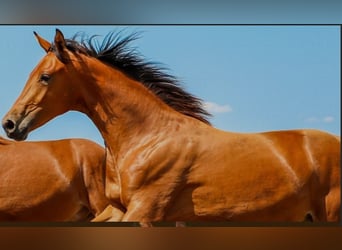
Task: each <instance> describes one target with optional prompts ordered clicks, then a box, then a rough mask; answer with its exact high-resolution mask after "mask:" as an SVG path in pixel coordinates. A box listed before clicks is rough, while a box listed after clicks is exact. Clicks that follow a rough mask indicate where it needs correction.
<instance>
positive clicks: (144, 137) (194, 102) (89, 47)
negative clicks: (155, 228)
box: [2, 29, 341, 223]
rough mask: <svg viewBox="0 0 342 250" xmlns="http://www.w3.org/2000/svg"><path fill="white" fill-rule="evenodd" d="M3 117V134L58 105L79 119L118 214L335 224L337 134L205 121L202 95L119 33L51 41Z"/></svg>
mask: <svg viewBox="0 0 342 250" xmlns="http://www.w3.org/2000/svg"><path fill="white" fill-rule="evenodd" d="M34 34H35V36H36V38H37V40H38V43H39V45H40V46H41V47H42V48H43V49H44V50H45V52H46V55H45V56H44V57H43V58H42V59H41V61H40V62H39V63H38V64H37V66H36V67H35V68H34V69H33V71H32V72H31V74H30V76H29V79H28V80H27V82H26V85H25V87H24V88H23V90H22V92H21V94H20V95H19V97H18V98H17V100H16V101H15V103H14V104H13V106H12V108H11V109H10V110H9V111H8V113H7V114H6V115H5V116H4V118H3V121H2V125H3V128H4V129H5V131H6V133H7V135H8V136H9V137H11V138H13V139H16V140H25V139H26V137H27V135H28V133H29V132H30V131H32V130H34V129H37V128H38V127H40V126H42V125H44V124H45V123H47V122H48V121H49V120H51V119H52V118H54V117H56V116H58V115H62V114H63V113H65V112H67V111H69V110H75V111H79V112H82V113H84V114H86V115H87V116H88V117H89V118H90V119H91V120H92V121H93V123H94V124H95V125H96V127H97V128H98V130H99V131H100V133H101V135H102V137H103V138H104V140H105V143H106V146H107V147H108V154H109V155H110V157H111V158H112V164H106V176H105V179H106V185H105V186H106V195H107V197H108V199H110V200H111V201H119V202H120V204H121V205H122V206H123V207H124V208H125V213H124V215H123V216H122V218H121V219H120V220H121V221H140V222H146V223H148V222H155V221H157V222H158V221H194V222H196V221H199V222H202V221H204V222H205V221H213V222H215V221H216V222H217V221H233V222H234V221H236V222H244V221H247V222H297V221H303V220H306V219H308V218H309V219H310V220H312V221H314V222H316V221H326V222H338V221H339V220H340V203H341V201H340V140H339V138H338V137H336V136H335V135H332V134H330V133H327V132H324V131H320V130H312V129H296V130H281V131H268V132H260V133H237V132H231V131H223V130H220V129H217V128H215V127H213V126H212V125H211V124H210V123H209V121H208V114H207V113H206V111H205V109H204V108H203V103H202V102H201V100H200V99H199V98H197V97H195V96H193V95H192V94H190V93H188V92H187V91H186V90H184V88H183V87H182V86H181V85H180V84H179V82H178V80H177V79H176V78H175V77H172V76H171V75H169V74H167V73H166V72H165V71H164V70H163V69H162V68H161V67H158V65H156V64H153V63H151V62H147V61H146V60H145V59H144V58H143V57H142V56H140V55H139V54H138V53H137V52H136V51H133V50H129V48H128V45H129V43H130V42H131V41H133V40H135V39H136V38H137V36H136V33H133V34H132V35H128V36H126V37H124V38H122V37H119V36H117V35H115V34H114V33H110V34H109V35H108V36H109V37H106V38H105V39H104V41H103V43H102V44H99V43H95V42H94V41H97V40H94V39H95V38H94V37H93V38H90V39H82V40H81V41H77V40H76V39H75V38H74V39H73V38H72V39H65V38H64V35H63V33H62V32H61V31H60V30H58V29H56V34H55V37H54V41H53V42H52V43H50V42H48V41H47V40H45V39H44V38H42V37H40V36H39V35H38V34H37V33H34Z"/></svg>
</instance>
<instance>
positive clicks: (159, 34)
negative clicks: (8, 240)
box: [0, 25, 341, 144]
mask: <svg viewBox="0 0 342 250" xmlns="http://www.w3.org/2000/svg"><path fill="white" fill-rule="evenodd" d="M56 27H57V28H59V29H61V30H62V32H63V33H64V35H65V37H71V36H73V35H74V34H75V33H76V32H78V31H84V32H85V33H86V34H88V35H93V34H98V35H106V34H107V33H108V32H109V31H113V30H122V29H125V31H124V32H125V33H126V34H130V32H133V31H142V32H143V33H142V34H141V38H140V39H139V40H136V41H134V42H133V43H132V47H135V48H136V49H138V51H139V52H140V53H141V54H142V55H143V56H144V57H145V58H146V59H147V60H149V61H154V62H160V63H162V64H163V65H164V66H166V67H167V68H168V69H169V71H168V73H170V74H173V75H175V76H177V77H178V78H179V79H180V80H181V82H182V84H183V86H184V87H185V88H186V89H187V90H188V91H189V92H191V93H193V94H195V95H196V96H198V97H200V98H201V99H203V100H204V101H205V103H206V106H207V108H208V109H209V111H210V112H211V113H212V114H213V118H212V119H211V121H212V123H213V125H214V126H215V127H218V128H220V129H223V130H229V131H236V132H261V131H269V130H283V129H297V128H315V129H320V130H325V131H328V132H331V133H334V134H340V106H341V105H340V99H341V96H340V30H339V27H338V26H129V27H124V26H108V25H107V26H70V25H69V26H63V25H59V26H0V34H1V39H0V54H1V59H0V73H1V83H0V86H1V91H0V117H1V118H2V117H3V116H4V115H5V113H6V112H7V111H8V109H9V108H10V107H11V105H12V104H13V102H14V101H15V99H16V98H17V96H18V95H19V93H20V92H21V90H22V88H23V86H24V84H25V82H26V80H27V78H28V75H29V73H30V72H31V71H32V69H33V68H34V67H35V65H36V64H37V63H38V61H39V60H40V58H41V57H43V56H44V53H45V52H44V51H43V50H42V49H41V48H40V47H39V45H38V44H37V42H36V40H35V38H34V36H33V31H36V32H38V33H39V34H40V35H41V36H43V37H44V38H46V39H47V40H50V41H52V40H53V37H54V33H55V28H56ZM0 135H2V136H5V133H4V131H3V130H1V132H0ZM69 137H83V138H88V139H91V140H94V141H97V142H98V143H101V144H102V143H103V140H102V138H101V136H100V134H99V133H98V131H97V130H96V128H95V127H94V125H93V124H92V122H91V121H90V120H89V119H88V118H87V117H86V116H84V115H83V114H80V113H76V112H69V113H67V114H64V115H63V116H60V117H58V118H56V119H54V120H53V121H50V122H49V123H48V124H46V125H44V126H43V127H41V128H39V129H37V130H35V131H34V132H31V134H30V135H29V137H28V140H48V139H60V138H69Z"/></svg>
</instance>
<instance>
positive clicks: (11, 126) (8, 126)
mask: <svg viewBox="0 0 342 250" xmlns="http://www.w3.org/2000/svg"><path fill="white" fill-rule="evenodd" d="M2 127H3V128H4V130H5V131H6V132H7V134H8V133H12V132H13V131H14V130H15V123H14V122H13V121H12V120H10V119H6V120H4V121H3V123H2Z"/></svg>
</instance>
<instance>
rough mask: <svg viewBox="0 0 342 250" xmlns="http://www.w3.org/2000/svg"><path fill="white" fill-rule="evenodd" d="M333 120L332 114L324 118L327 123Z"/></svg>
mask: <svg viewBox="0 0 342 250" xmlns="http://www.w3.org/2000/svg"><path fill="white" fill-rule="evenodd" d="M333 121H334V117H332V116H326V117H324V118H323V122H325V123H331V122H333Z"/></svg>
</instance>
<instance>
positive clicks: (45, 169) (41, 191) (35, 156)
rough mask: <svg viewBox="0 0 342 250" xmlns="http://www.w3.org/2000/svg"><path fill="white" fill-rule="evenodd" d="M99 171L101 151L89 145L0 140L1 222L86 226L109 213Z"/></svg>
mask: <svg viewBox="0 0 342 250" xmlns="http://www.w3.org/2000/svg"><path fill="white" fill-rule="evenodd" d="M104 171H105V151H104V148H103V147H101V146H100V145H98V144H96V143H94V142H91V141H89V140H85V139H64V140H57V141H39V142H16V141H10V140H7V139H4V138H2V137H0V221H1V222H9V221H17V222H23V221H25V222H27V221H31V222H33V221H34V222H57V221H58V222H59V221H90V220H91V219H93V218H94V217H95V216H97V215H99V214H101V212H103V211H104V209H105V208H106V207H107V206H108V207H107V210H109V209H112V206H111V205H110V202H109V200H108V199H107V198H106V196H105V187H104V176H105V173H104ZM111 212H112V211H111ZM107 213H108V212H107ZM111 214H112V213H111Z"/></svg>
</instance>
